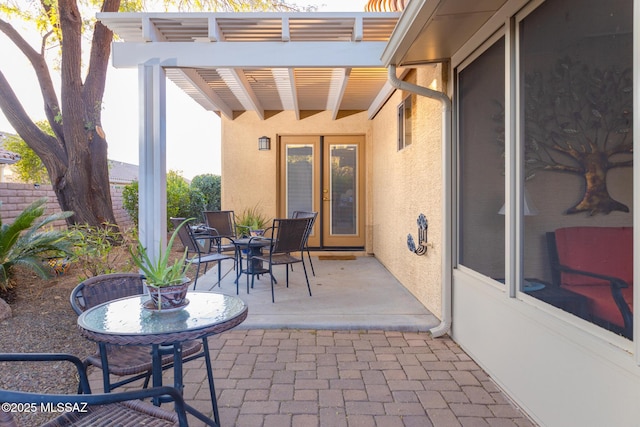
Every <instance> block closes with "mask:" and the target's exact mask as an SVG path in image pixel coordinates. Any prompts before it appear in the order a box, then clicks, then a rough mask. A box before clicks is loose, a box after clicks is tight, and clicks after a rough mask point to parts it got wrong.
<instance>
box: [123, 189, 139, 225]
mask: <svg viewBox="0 0 640 427" xmlns="http://www.w3.org/2000/svg"><path fill="white" fill-rule="evenodd" d="M122 207H124V210H126V211H127V213H128V214H129V218H131V220H132V221H133V223H134V224H135V226H136V227H137V226H138V181H133V182H131V183H129V184H127V185H125V186H124V188H123V189H122Z"/></svg>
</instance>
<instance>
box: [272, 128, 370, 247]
mask: <svg viewBox="0 0 640 427" xmlns="http://www.w3.org/2000/svg"><path fill="white" fill-rule="evenodd" d="M279 149H280V158H279V176H280V189H279V198H280V204H279V207H280V215H282V216H286V217H290V216H291V215H292V213H293V211H296V210H303V211H317V212H318V219H317V221H316V224H315V226H314V230H313V233H312V234H311V236H310V237H309V246H310V247H314V248H360V247H364V243H365V236H364V230H365V227H364V219H365V212H364V206H365V204H364V188H365V187H364V177H365V174H364V136H362V135H331V136H319V135H303V136H281V137H280V145H279Z"/></svg>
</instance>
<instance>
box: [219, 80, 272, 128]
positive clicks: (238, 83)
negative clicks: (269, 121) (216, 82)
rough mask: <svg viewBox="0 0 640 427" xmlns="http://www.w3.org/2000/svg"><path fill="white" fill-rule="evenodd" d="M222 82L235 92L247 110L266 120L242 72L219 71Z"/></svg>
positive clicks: (262, 109)
mask: <svg viewBox="0 0 640 427" xmlns="http://www.w3.org/2000/svg"><path fill="white" fill-rule="evenodd" d="M217 71H218V74H219V75H220V77H222V80H224V82H225V83H226V84H227V86H228V87H229V88H230V89H231V90H232V91H233V93H234V94H235V96H236V98H238V101H240V103H241V104H242V106H243V107H244V108H245V109H246V110H253V111H255V112H256V113H257V114H258V117H260V120H264V108H262V104H261V103H260V101H259V100H258V97H257V96H256V94H255V92H254V91H253V89H252V88H251V84H249V80H247V76H245V75H244V72H243V71H242V70H235V69H227V68H222V69H219V70H217Z"/></svg>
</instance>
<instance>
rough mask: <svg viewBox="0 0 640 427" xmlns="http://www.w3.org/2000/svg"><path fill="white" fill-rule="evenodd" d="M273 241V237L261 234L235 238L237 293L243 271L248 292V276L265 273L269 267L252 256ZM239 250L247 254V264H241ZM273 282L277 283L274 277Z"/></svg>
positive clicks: (259, 253)
mask: <svg viewBox="0 0 640 427" xmlns="http://www.w3.org/2000/svg"><path fill="white" fill-rule="evenodd" d="M272 243H273V239H270V238H268V237H262V236H253V237H243V238H241V239H235V240H234V241H233V244H234V245H235V246H236V249H237V251H238V265H239V267H238V272H237V276H236V294H237V293H238V288H239V286H238V281H239V280H240V276H241V275H242V274H243V273H244V274H246V275H247V293H249V276H250V275H255V274H267V273H269V269H267V268H264V266H263V265H262V261H260V260H254V259H253V257H254V256H256V255H261V254H262V248H265V247H267V246H270V245H271V244H272ZM241 251H245V252H246V254H247V265H246V267H243V266H242V256H241V255H242V254H241ZM273 280H274V282H275V283H278V282H277V280H276V279H275V277H274V279H273Z"/></svg>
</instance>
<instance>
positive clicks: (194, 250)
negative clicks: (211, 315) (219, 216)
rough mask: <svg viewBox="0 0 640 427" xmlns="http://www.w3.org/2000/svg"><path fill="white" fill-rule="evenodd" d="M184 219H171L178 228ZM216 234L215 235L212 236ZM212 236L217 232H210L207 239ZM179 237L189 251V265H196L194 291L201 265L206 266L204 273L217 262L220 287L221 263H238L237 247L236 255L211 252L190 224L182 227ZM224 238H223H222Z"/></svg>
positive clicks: (187, 260)
mask: <svg viewBox="0 0 640 427" xmlns="http://www.w3.org/2000/svg"><path fill="white" fill-rule="evenodd" d="M183 221H184V218H171V223H172V224H173V226H174V227H178V226H179V225H180V224H182V222H183ZM211 233H214V234H211ZM212 236H217V234H215V230H210V234H209V235H208V236H207V239H209V238H211V237H212ZM178 237H179V238H180V241H181V242H182V245H183V246H184V247H185V248H186V249H187V251H188V252H187V259H186V262H187V264H195V265H196V277H195V279H194V280H193V290H195V289H196V286H197V284H198V276H199V275H200V265H202V264H204V272H203V274H204V273H206V272H207V267H208V266H209V263H212V262H215V263H217V264H218V287H219V286H220V281H221V280H222V269H221V263H222V261H224V260H226V259H230V260H233V262H234V266H235V262H236V257H235V247H234V255H227V254H225V253H224V252H222V251H215V252H209V251H208V250H207V249H206V248H205V247H204V246H203V245H202V243H201V241H200V240H202V238H201V236H196V235H194V233H193V230H192V229H191V226H190V224H186V225H185V226H184V227H180V229H179V230H178ZM220 237H222V236H220Z"/></svg>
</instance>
